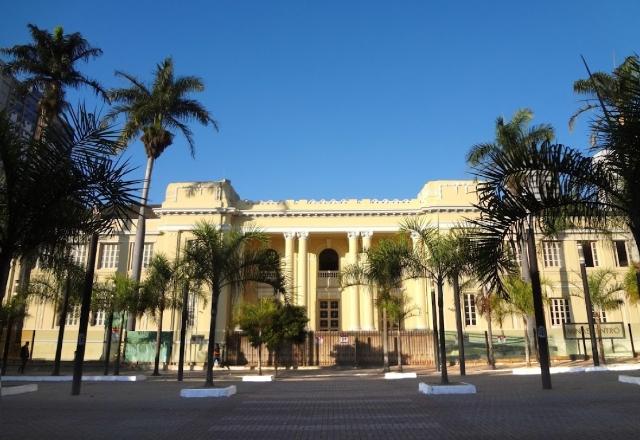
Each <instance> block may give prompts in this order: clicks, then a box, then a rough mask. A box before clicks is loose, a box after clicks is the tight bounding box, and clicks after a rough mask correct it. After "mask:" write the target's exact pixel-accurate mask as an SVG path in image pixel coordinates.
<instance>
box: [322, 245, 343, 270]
mask: <svg viewBox="0 0 640 440" xmlns="http://www.w3.org/2000/svg"><path fill="white" fill-rule="evenodd" d="M318 260H319V262H318V263H319V264H318V266H319V267H318V270H321V271H322V270H335V271H337V270H340V258H339V257H338V253H337V252H336V251H334V250H333V249H325V250H323V251H322V252H320V255H319V256H318Z"/></svg>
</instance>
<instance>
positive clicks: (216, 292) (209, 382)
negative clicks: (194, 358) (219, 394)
mask: <svg viewBox="0 0 640 440" xmlns="http://www.w3.org/2000/svg"><path fill="white" fill-rule="evenodd" d="M212 290H213V294H212V295H211V322H210V323H209V344H208V346H207V379H206V381H205V383H204V386H206V387H212V386H213V349H214V347H215V339H216V316H217V314H218V298H220V292H221V289H220V287H219V286H216V285H214V286H213V289H212Z"/></svg>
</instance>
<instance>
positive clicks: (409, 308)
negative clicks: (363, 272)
mask: <svg viewBox="0 0 640 440" xmlns="http://www.w3.org/2000/svg"><path fill="white" fill-rule="evenodd" d="M378 305H379V306H380V307H382V308H383V309H384V310H386V312H387V316H388V317H389V321H390V322H393V323H394V324H395V325H396V327H397V330H396V332H397V338H398V370H399V371H402V336H401V335H400V332H401V330H402V324H403V323H404V321H405V320H406V319H407V318H409V317H411V316H414V312H415V311H416V307H415V306H413V305H411V304H409V300H408V298H407V296H406V294H405V293H404V292H400V293H399V294H398V295H391V296H389V297H388V298H383V299H382V300H378Z"/></svg>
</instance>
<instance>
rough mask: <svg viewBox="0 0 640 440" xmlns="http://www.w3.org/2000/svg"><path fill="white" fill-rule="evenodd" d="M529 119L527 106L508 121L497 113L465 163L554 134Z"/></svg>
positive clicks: (523, 258) (524, 271)
mask: <svg viewBox="0 0 640 440" xmlns="http://www.w3.org/2000/svg"><path fill="white" fill-rule="evenodd" d="M532 120H533V111H532V110H530V109H527V108H522V109H519V110H517V111H516V112H515V113H514V115H513V117H512V118H511V121H509V122H505V121H504V118H502V116H500V117H498V118H497V119H496V123H495V140H494V141H493V142H489V143H486V142H485V143H480V144H475V145H473V146H472V147H471V149H470V150H469V153H467V164H468V165H470V166H472V167H480V166H483V165H490V162H491V160H492V157H493V155H494V154H496V153H499V152H504V153H509V152H511V151H522V150H523V149H525V148H526V146H528V145H531V144H538V143H540V142H545V141H546V142H551V141H552V140H553V138H554V137H555V132H554V130H553V127H552V126H551V125H549V124H540V125H534V126H531V127H529V124H530V123H531V121H532ZM523 178H525V180H526V176H520V177H519V179H520V180H522V179H523ZM508 188H509V189H510V190H511V191H514V190H515V187H514V184H511V185H509V187H508ZM516 242H517V245H518V247H519V252H518V254H519V255H520V274H521V276H522V279H523V280H525V281H529V280H530V278H529V260H528V258H527V253H526V251H525V249H526V243H525V237H524V236H520V237H518V239H517V240H516ZM529 321H531V322H533V319H529ZM530 330H531V329H530ZM530 348H531V347H530Z"/></svg>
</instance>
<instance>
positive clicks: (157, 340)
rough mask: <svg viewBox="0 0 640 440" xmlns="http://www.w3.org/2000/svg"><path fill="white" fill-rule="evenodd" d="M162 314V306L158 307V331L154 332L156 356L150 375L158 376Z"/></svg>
mask: <svg viewBox="0 0 640 440" xmlns="http://www.w3.org/2000/svg"><path fill="white" fill-rule="evenodd" d="M163 315H164V308H160V317H159V319H158V331H157V332H156V357H155V359H154V361H153V374H152V376H160V348H161V344H162V317H163Z"/></svg>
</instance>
